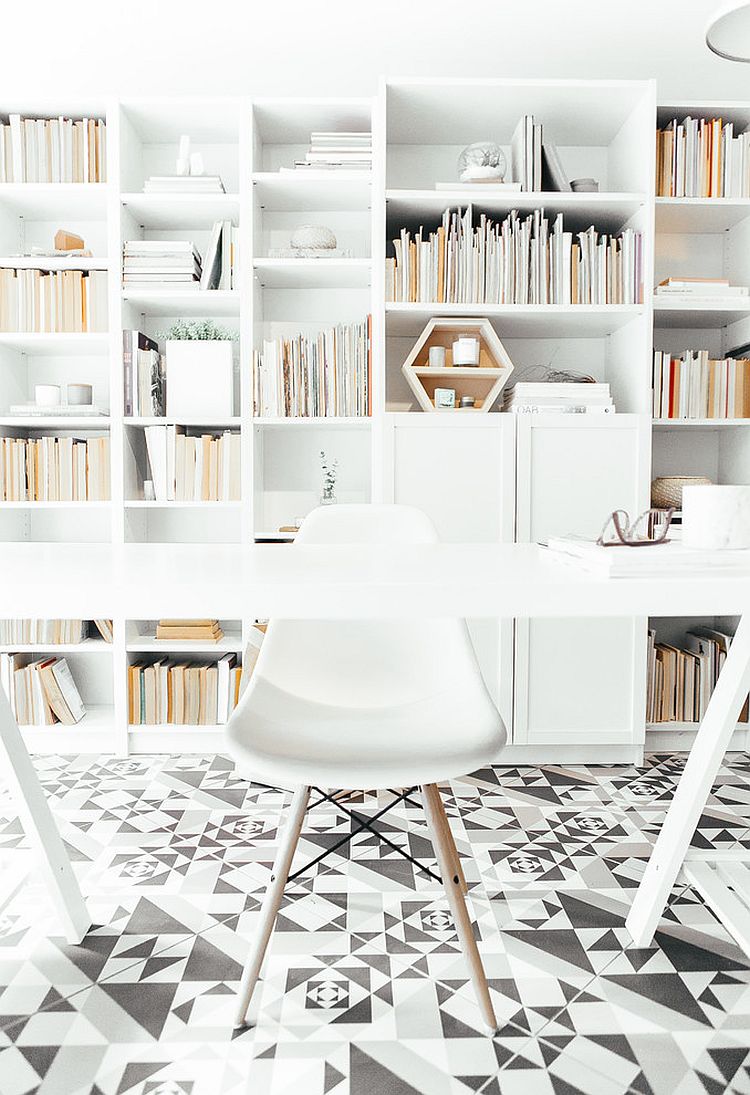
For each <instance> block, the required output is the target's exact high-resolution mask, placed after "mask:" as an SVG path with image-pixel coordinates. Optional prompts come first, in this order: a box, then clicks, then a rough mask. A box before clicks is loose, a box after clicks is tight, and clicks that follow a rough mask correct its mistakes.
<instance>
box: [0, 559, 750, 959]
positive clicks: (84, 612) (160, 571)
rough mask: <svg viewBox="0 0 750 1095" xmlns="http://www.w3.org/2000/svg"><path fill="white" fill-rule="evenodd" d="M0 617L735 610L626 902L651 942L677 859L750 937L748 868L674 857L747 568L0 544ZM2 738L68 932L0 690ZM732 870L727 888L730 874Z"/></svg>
mask: <svg viewBox="0 0 750 1095" xmlns="http://www.w3.org/2000/svg"><path fill="white" fill-rule="evenodd" d="M0 574H2V576H3V577H2V583H1V584H0V617H73V618H81V617H83V618H84V619H92V618H100V617H105V618H111V619H113V621H114V623H115V627H117V626H118V625H119V626H121V627H124V622H125V620H128V619H154V618H159V617H181V616H182V617H224V618H226V617H233V618H238V617H266V616H285V617H288V618H292V619H294V618H296V619H300V618H304V617H307V618H326V617H327V618H336V619H355V618H357V617H360V618H362V617H369V618H393V617H398V616H402V617H403V616H422V617H430V616H433V617H434V616H465V617H470V618H478V617H501V616H504V617H521V618H522V617H531V616H539V617H553V616H557V617H560V616H563V617H574V616H582V617H592V616H649V615H653V616H692V615H733V616H741V617H742V619H741V621H740V625H739V628H738V631H737V634H736V637H735V639H734V642H733V644H732V647H731V650H730V653H729V656H728V658H727V661H726V664H725V666H724V669H723V671H722V674H721V677H720V679H719V683H718V685H717V687H716V690H715V692H714V695H713V697H712V699H711V702H710V704H709V707H708V711H707V713H706V716H705V718H704V720H703V724H702V725H701V728H700V730H699V732H698V734H697V736H696V739H695V743H694V745H693V748H692V750H691V753H690V756H689V758H688V761H687V764H686V766H685V771H684V773H683V776H682V778H681V780H680V783H679V786H678V788H677V791H676V794H675V797H674V800H673V803H672V805H671V807H670V809H669V812H668V814H667V817H666V819H665V822H664V825H663V827H662V831H661V833H660V835H659V838H658V840H657V843H656V846H655V848H654V852H653V854H652V856H651V859H650V861H649V863H648V866H647V869H646V873H645V875H644V878H643V881H642V883H641V885H640V888H639V890H638V893H637V894H636V898H635V901H634V903H633V907H632V909H631V912H630V915H629V917H628V921H627V924H628V928H629V930H630V933H631V935H632V936H633V939H634V940H635V941H636V943H638V944H639V945H641V946H644V945H646V944H647V943H649V942H650V940H651V938H652V936H653V933H654V930H655V928H656V925H657V923H658V920H659V917H660V916H661V913H662V911H663V910H664V907H665V905H666V902H667V898H668V896H669V892H670V890H671V888H672V886H673V885H674V883H675V880H676V878H677V875H678V873H679V871H680V870H681V869H682V868H683V865H684V866H685V873H686V875H687V877H688V878H689V879H690V881H691V882H692V883H693V884H694V885H695V886H697V887H698V889H699V890H700V892H701V893H702V894H703V896H704V899H705V900H706V901H707V903H708V904H710V905H711V906H712V908H714V910H715V911H717V912H718V913H719V915H720V917H721V919H722V921H723V922H724V923H725V924H726V926H727V927H728V928H729V930H730V931H731V932H732V933H733V934H734V935H735V937H736V938H737V940H738V942H740V944H741V945H743V946H745V947H746V949H747V950H748V952H750V871H749V870H747V868H745V867H744V866H743V865H742V864H739V863H732V862H730V863H723V864H722V863H720V864H718V866H717V869H716V870H714V869H713V867H712V866H710V865H708V864H706V863H705V862H701V863H698V862H696V863H691V862H690V861H689V860H688V862H686V857H687V854H688V848H689V845H690V840H691V838H692V835H693V833H694V831H695V828H696V825H697V823H698V819H699V818H700V815H701V812H702V810H703V808H704V806H705V802H706V799H707V798H708V795H709V793H710V790H711V786H712V784H713V782H714V780H715V778H716V774H717V772H718V769H719V766H720V764H721V761H722V759H723V756H724V753H725V752H726V749H727V747H728V745H729V741H730V739H731V735H732V732H733V729H734V727H735V725H736V722H737V718H738V716H739V713H740V709H741V707H742V704H743V701H744V697H745V696H746V694H747V692H748V690H749V689H750V568H749V569H748V572H747V574H743V575H742V576H741V577H739V578H738V577H737V576H736V575H735V576H732V577H726V576H721V575H713V574H711V575H699V576H695V577H690V578H685V577H680V578H658V579H653V578H649V579H640V578H639V579H630V578H628V579H614V580H607V579H602V578H595V577H592V576H590V575H586V574H584V573H583V572H579V571H577V570H575V569H572V568H571V567H569V566H567V565H565V564H564V563H561V562H559V561H558V560H556V559H554V558H552V557H550V556H549V555H548V554H547V553H546V552H544V551H543V550H542V549H540V548H537V547H535V546H534V545H527V544H516V545H492V544H450V545H448V544H445V545H439V546H420V547H408V548H403V547H399V548H398V549H385V548H378V549H376V548H370V549H368V548H363V547H361V546H357V547H356V548H347V547H312V546H311V547H303V546H297V547H294V548H293V549H292V548H286V547H283V546H279V545H261V546H256V547H242V546H239V545H237V546H235V545H213V544H206V545H182V544H180V545H139V544H133V545H127V546H125V547H112V546H109V545H89V544H81V545H57V544H26V545H23V544H5V545H1V546H0ZM0 743H2V745H3V746H4V749H5V752H6V754H7V758H8V767H9V770H10V772H11V774H15V777H16V783H17V786H18V791H19V796H20V797H19V803H20V806H21V811H22V819H23V821H24V824H25V827H26V829H27V833H28V835H29V837H30V838H31V839H32V840H33V841H34V842H35V843H36V845H37V849H38V851H39V852H40V854H41V858H42V864H43V867H44V869H45V871H46V874H47V880H48V884H49V886H50V890H51V892H52V894H53V896H54V898H55V899H56V901H57V904H58V907H59V909H60V912H61V916H62V917H63V922H64V925H65V930H66V934H67V935H68V938H69V939H70V940H71V941H77V940H80V939H81V938H82V937H83V935H84V934H85V931H86V930H87V928H88V927H89V924H90V922H89V919H88V916H87V914H86V909H85V904H84V902H83V899H82V897H81V894H80V891H79V889H78V886H77V884H76V881H75V877H74V876H73V873H72V870H71V868H70V864H69V862H68V859H67V855H66V854H65V850H64V847H63V845H62V841H61V840H60V837H59V834H58V832H57V829H56V827H55V825H54V821H53V820H52V817H51V815H50V813H49V809H48V807H47V804H46V800H45V799H44V796H43V792H42V791H41V788H40V786H39V784H38V782H37V780H36V777H35V775H34V770H33V768H32V766H31V762H30V760H29V757H28V754H27V752H26V749H25V746H24V744H23V739H22V736H21V733H20V731H19V730H18V727H17V726H16V723H15V720H14V719H13V716H12V713H11V710H10V706H9V705H8V703H7V700H6V699H5V696H4V695H3V694H2V693H1V692H0ZM727 883H730V884H731V886H732V887H733V889H729V888H728V886H727Z"/></svg>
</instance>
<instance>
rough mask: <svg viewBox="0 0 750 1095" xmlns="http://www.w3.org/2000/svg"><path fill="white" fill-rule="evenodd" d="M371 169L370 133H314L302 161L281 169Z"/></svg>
mask: <svg viewBox="0 0 750 1095" xmlns="http://www.w3.org/2000/svg"><path fill="white" fill-rule="evenodd" d="M371 168H372V134H371V133H370V132H348V133H345V132H321V131H318V132H313V133H311V134H310V149H309V151H308V152H307V153H306V154H305V158H304V160H295V161H294V167H293V168H291V169H290V168H282V171H289V170H292V171H300V170H303V171H304V170H313V171H321V170H323V171H342V170H343V171H369V170H370V169H371Z"/></svg>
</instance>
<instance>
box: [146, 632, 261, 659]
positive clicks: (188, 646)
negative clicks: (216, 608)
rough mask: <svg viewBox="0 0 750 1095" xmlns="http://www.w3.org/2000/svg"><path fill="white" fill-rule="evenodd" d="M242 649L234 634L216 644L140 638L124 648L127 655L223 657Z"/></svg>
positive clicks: (240, 642) (239, 651)
mask: <svg viewBox="0 0 750 1095" xmlns="http://www.w3.org/2000/svg"><path fill="white" fill-rule="evenodd" d="M243 649H244V647H243V645H242V637H241V636H240V635H236V634H225V635H224V638H223V639H220V640H219V641H218V642H217V643H204V642H201V641H200V640H196V641H194V642H193V641H188V640H184V641H182V642H174V641H173V642H169V641H167V640H164V639H157V638H155V637H154V636H153V635H152V636H145V635H144V636H141V637H140V638H139V639H137V640H135V641H133V642H129V643H128V644H127V646H126V650H127V651H128V653H132V654H154V653H159V654H168V655H172V654H201V655H210V654H216V655H223V654H229V653H241V652H242V650H243Z"/></svg>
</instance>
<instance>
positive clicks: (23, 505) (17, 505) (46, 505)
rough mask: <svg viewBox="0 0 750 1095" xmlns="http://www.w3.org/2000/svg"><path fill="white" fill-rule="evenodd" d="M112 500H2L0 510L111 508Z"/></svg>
mask: <svg viewBox="0 0 750 1095" xmlns="http://www.w3.org/2000/svg"><path fill="white" fill-rule="evenodd" d="M111 505H112V502H111V501H109V502H0V510H11V509H26V510H55V509H59V510H68V509H82V510H96V509H109V508H110V506H111Z"/></svg>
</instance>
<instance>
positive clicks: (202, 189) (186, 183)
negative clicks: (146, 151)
mask: <svg viewBox="0 0 750 1095" xmlns="http://www.w3.org/2000/svg"><path fill="white" fill-rule="evenodd" d="M143 193H144V194H223V193H224V183H223V182H222V181H221V177H220V176H219V175H151V176H150V177H149V178H148V179H146V181H145V183H144V184H143Z"/></svg>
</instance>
